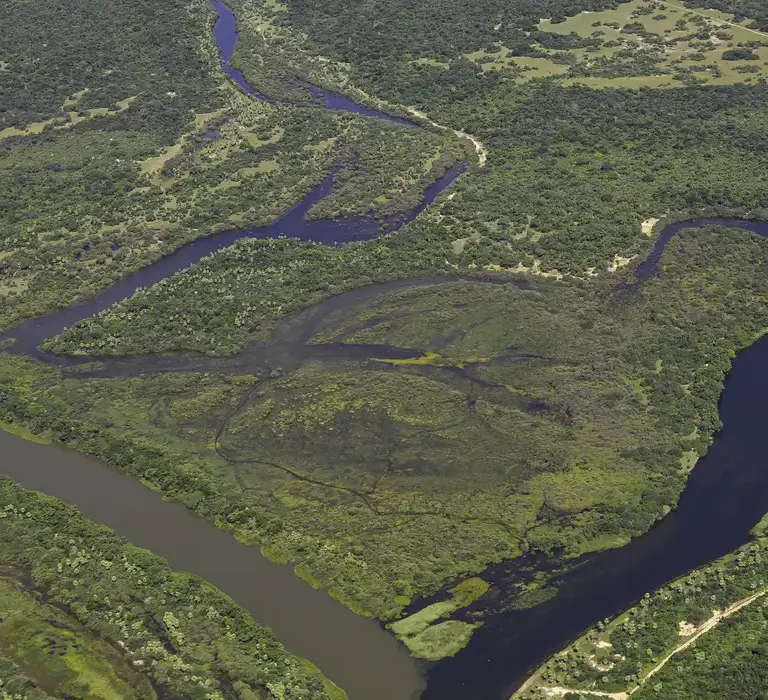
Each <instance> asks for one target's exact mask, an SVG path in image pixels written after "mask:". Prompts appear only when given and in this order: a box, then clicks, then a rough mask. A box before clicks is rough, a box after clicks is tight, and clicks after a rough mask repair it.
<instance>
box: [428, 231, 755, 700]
mask: <svg viewBox="0 0 768 700" xmlns="http://www.w3.org/2000/svg"><path fill="white" fill-rule="evenodd" d="M705 225H718V226H725V227H735V228H743V229H747V230H749V231H752V232H753V233H757V234H759V235H761V236H766V237H768V223H765V222H757V221H744V220H741V219H697V220H691V221H683V222H678V223H675V224H671V225H669V226H667V227H666V228H665V229H664V230H663V231H662V233H661V235H660V236H659V238H658V240H657V241H656V244H655V246H654V248H653V250H652V251H651V253H650V254H649V256H648V257H647V258H646V259H645V260H644V261H643V262H642V263H640V265H638V266H637V268H635V281H634V283H633V284H631V285H629V287H635V288H638V287H639V286H640V285H642V283H643V282H644V281H646V280H648V279H649V278H651V277H654V276H655V275H656V274H657V273H658V270H659V260H660V258H661V255H662V253H663V251H664V247H665V246H666V244H667V243H668V242H669V241H670V240H671V239H672V238H673V237H674V236H675V235H677V234H678V233H679V232H680V231H681V230H683V229H688V228H698V227H701V226H705ZM766 396H768V336H764V337H763V338H761V339H760V340H758V341H757V342H756V343H755V344H754V345H752V346H750V347H749V348H747V349H746V350H744V351H743V352H741V353H740V354H739V355H738V357H737V358H736V359H735V360H734V362H733V366H732V369H731V371H730V373H729V374H728V377H727V379H726V382H725V387H724V391H723V394H722V397H721V401H720V420H721V421H722V423H723V428H722V430H720V432H719V433H718V434H717V436H716V438H715V441H714V443H713V444H712V446H711V447H710V449H709V451H708V452H707V454H706V455H705V456H704V457H702V458H701V459H700V460H699V462H698V463H697V465H696V467H695V468H694V469H693V471H692V472H691V475H690V477H689V479H688V482H687V483H686V486H685V490H684V491H683V494H682V496H681V498H680V501H679V504H678V506H677V509H676V510H674V511H672V512H671V513H670V514H669V515H667V516H666V517H665V518H664V519H663V520H661V521H659V523H657V524H656V525H654V526H653V527H652V528H651V529H650V530H649V531H648V532H647V533H646V534H645V535H643V536H641V537H638V538H636V539H634V540H632V541H631V542H630V543H629V544H627V545H626V546H624V547H621V548H619V549H612V550H607V551H604V552H598V553H594V554H589V555H586V556H584V557H581V558H580V559H578V560H576V561H575V562H574V564H575V568H574V569H573V570H571V571H570V572H569V573H565V574H563V575H561V576H559V577H557V578H556V579H555V581H554V585H556V586H557V587H558V588H559V589H560V590H559V592H558V593H557V596H556V597H555V598H553V599H552V600H550V601H548V602H546V603H543V604H540V605H538V606H536V607H534V608H531V609H529V610H511V611H507V612H497V613H496V614H493V615H489V616H488V618H487V620H486V623H485V626H484V627H482V628H480V629H479V630H478V631H477V632H476V633H475V635H474V637H473V638H472V641H471V642H470V644H469V645H468V646H467V647H466V648H465V649H463V650H462V651H461V652H459V653H458V654H457V655H456V656H455V657H453V658H450V659H445V660H443V661H440V662H438V663H436V664H434V665H433V666H432V667H431V668H430V671H429V674H428V683H427V689H426V691H425V692H424V693H423V695H422V700H500V699H501V698H508V697H509V695H510V694H511V693H512V691H514V690H515V689H517V688H518V687H519V686H520V685H521V683H522V682H523V681H524V680H525V679H526V677H527V676H528V675H529V674H530V672H531V671H533V670H534V669H535V668H536V667H538V666H539V665H540V664H541V663H543V662H544V661H545V660H546V659H547V658H549V657H550V656H551V655H552V654H555V653H557V652H558V651H560V650H561V649H562V648H563V647H565V646H566V645H567V644H568V643H570V642H571V641H573V640H574V639H576V638H577V637H578V636H580V635H581V634H582V633H583V632H584V630H586V629H587V628H589V627H591V626H593V625H595V624H596V623H597V622H598V621H599V620H602V619H604V618H606V617H612V616H614V615H616V614H618V613H619V612H621V611H622V610H625V609H626V608H628V607H630V606H631V605H633V604H634V603H635V602H636V601H637V600H639V599H640V598H641V597H642V596H643V594H645V593H646V592H649V591H652V590H654V589H656V588H658V587H659V586H662V585H664V584H665V583H667V582H669V581H671V580H673V579H675V578H677V577H679V576H682V575H684V574H685V573H686V572H688V571H690V570H691V569H694V568H697V567H700V566H703V565H704V564H706V563H708V562H710V561H712V560H713V559H717V558H718V557H721V556H723V555H725V554H727V553H728V552H731V551H733V550H734V549H736V548H737V547H739V546H741V545H742V544H745V543H746V542H747V541H749V540H750V539H751V535H750V534H749V532H750V530H751V529H752V528H753V527H754V526H755V524H757V522H759V520H760V519H761V518H762V517H763V515H765V514H766V513H768V431H766V429H765V426H766V425H768V406H767V405H766V402H765V397H766ZM520 563H521V562H516V561H511V562H506V563H504V564H500V565H495V566H491V567H490V568H489V569H488V570H487V571H486V572H485V573H484V574H483V576H484V577H485V578H488V579H489V580H491V581H493V582H494V583H495V584H496V585H497V586H499V587H500V588H501V589H502V590H505V589H506V590H509V588H510V587H509V585H508V584H507V586H505V583H504V582H505V581H510V580H512V579H514V578H515V577H516V575H517V574H518V573H519V567H520ZM526 563H530V562H526ZM548 564H550V565H551V562H549V563H548Z"/></svg>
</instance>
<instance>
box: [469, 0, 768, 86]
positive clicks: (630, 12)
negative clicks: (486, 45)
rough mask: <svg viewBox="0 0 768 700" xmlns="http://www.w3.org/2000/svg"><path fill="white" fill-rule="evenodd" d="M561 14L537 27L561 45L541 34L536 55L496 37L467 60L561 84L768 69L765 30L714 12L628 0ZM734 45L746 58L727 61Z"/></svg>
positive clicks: (681, 78) (673, 80) (729, 76)
mask: <svg viewBox="0 0 768 700" xmlns="http://www.w3.org/2000/svg"><path fill="white" fill-rule="evenodd" d="M561 19H562V18H561ZM561 19H559V20H557V21H554V20H552V19H550V18H545V19H542V20H541V21H540V22H539V24H538V30H539V31H540V32H545V33H547V34H559V35H561V36H562V37H563V42H562V46H561V45H559V44H558V43H557V42H556V41H553V40H552V39H551V38H550V37H549V36H546V35H543V34H542V35H541V39H540V41H539V44H538V47H537V48H539V49H540V50H541V53H542V55H541V56H537V57H531V56H516V55H514V52H511V51H509V50H508V48H507V47H506V46H505V45H504V43H503V41H499V42H497V45H496V50H495V51H490V50H488V49H485V50H480V51H475V52H473V53H470V54H466V58H468V59H469V60H471V61H474V62H475V63H477V64H478V65H479V66H480V67H481V68H482V70H483V71H502V72H511V73H512V74H513V75H515V76H517V77H518V78H520V79H525V80H529V79H532V78H542V77H552V76H557V77H561V78H562V79H563V85H574V84H581V85H586V86H588V87H593V88H605V87H614V88H618V87H631V88H638V87H654V88H656V87H671V86H680V85H683V84H690V83H693V82H696V83H702V84H709V85H729V84H733V83H739V82H746V83H750V82H755V81H758V80H763V79H764V78H765V76H766V75H768V48H766V47H768V34H766V33H764V32H761V31H758V30H756V29H752V28H749V27H747V26H745V25H747V24H749V20H742V21H741V22H738V21H737V20H736V18H735V17H734V16H732V15H728V14H726V13H724V12H720V11H718V10H691V9H688V8H686V7H684V6H683V5H682V4H677V3H672V2H660V1H656V2H647V1H646V0H631V2H627V3H622V4H620V5H619V6H618V7H617V8H616V9H611V10H603V11H600V12H582V13H580V14H578V15H576V16H573V17H568V18H567V19H565V20H564V21H561ZM533 38H534V39H536V35H533ZM534 46H536V44H534ZM733 49H744V50H746V51H748V52H749V53H751V56H750V58H748V59H746V60H727V59H724V57H723V54H724V52H726V51H728V50H733Z"/></svg>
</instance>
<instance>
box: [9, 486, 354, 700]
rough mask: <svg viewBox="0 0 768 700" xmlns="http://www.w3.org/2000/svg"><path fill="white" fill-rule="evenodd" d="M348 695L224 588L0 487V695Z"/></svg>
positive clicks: (148, 699)
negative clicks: (175, 569) (291, 651)
mask: <svg viewBox="0 0 768 700" xmlns="http://www.w3.org/2000/svg"><path fill="white" fill-rule="evenodd" d="M168 695H176V696H180V697H186V698H209V699H217V700H224V699H225V698H232V699H235V698H239V699H240V700H256V699H257V698H263V699H264V700H267V698H275V697H284V698H289V697H291V698H293V697H296V698H299V697H301V698H317V699H318V700H320V699H323V698H333V700H338V699H339V698H344V697H346V696H345V695H344V694H343V693H342V692H341V691H339V689H338V688H336V687H335V686H333V684H332V683H330V682H329V681H328V680H327V679H325V678H324V677H323V676H322V675H321V674H320V672H319V671H318V670H317V669H316V668H314V667H313V666H312V665H311V664H309V663H308V662H306V661H305V660H303V659H298V658H296V657H293V656H291V655H290V654H288V653H287V652H286V651H285V649H284V648H283V647H282V645H281V644H280V643H279V642H277V641H276V640H275V639H274V637H273V636H272V635H271V633H270V632H269V631H268V630H266V629H264V628H263V627H260V626H259V625H258V624H256V623H255V622H254V621H253V619H252V618H251V617H250V616H249V615H248V614H247V613H246V612H245V611H243V610H242V609H240V608H238V607H237V606H236V605H235V604H234V602H233V601H232V600H230V599H229V598H228V597H227V596H225V595H224V594H223V593H221V592H220V591H219V590H218V589H216V588H213V587H212V586H210V585H208V584H206V583H204V582H203V581H201V580H200V579H197V578H195V577H194V576H190V575H188V574H179V573H175V572H173V571H171V570H170V569H169V568H168V565H167V563H166V562H165V561H164V560H162V559H160V558H159V557H156V556H155V555H153V554H151V553H150V552H147V551H146V550H143V549H139V548H137V547H134V546H133V545H131V544H129V543H126V542H125V541H124V540H122V539H121V538H119V537H116V536H115V534H114V533H113V532H112V531H111V530H109V529H108V528H105V527H102V526H99V525H95V524H94V523H92V522H89V521H88V520H85V519H84V518H83V517H82V516H81V515H80V514H79V513H78V511H77V510H76V509H74V508H72V507H70V506H66V505H64V504H62V503H61V502H60V501H58V500H56V499H53V498H50V497H48V496H43V495H41V494H38V493H35V492H30V491H24V490H23V489H21V488H20V487H18V486H16V485H15V484H13V483H12V482H11V481H9V480H7V479H0V697H2V698H3V700H16V699H17V698H29V700H43V699H44V698H49V697H52V698H74V699H81V698H82V699H83V700H86V699H87V700H94V699H95V698H98V699H103V700H123V699H129V700H155V698H157V697H167V696H168Z"/></svg>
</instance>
